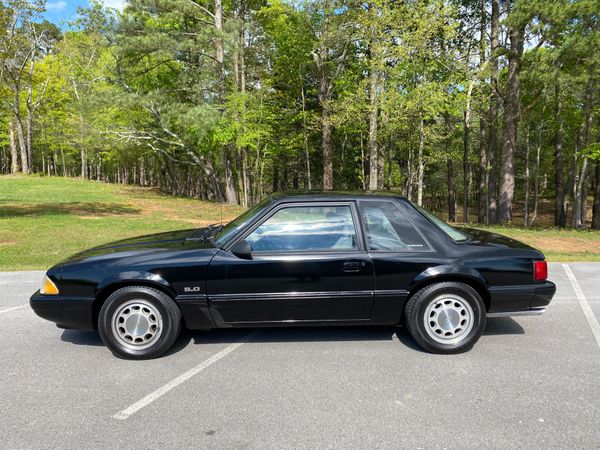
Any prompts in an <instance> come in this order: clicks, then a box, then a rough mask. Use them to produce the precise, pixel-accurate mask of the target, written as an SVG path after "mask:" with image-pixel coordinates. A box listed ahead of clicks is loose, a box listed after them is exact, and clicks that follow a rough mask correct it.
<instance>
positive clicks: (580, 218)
mask: <svg viewBox="0 0 600 450" xmlns="http://www.w3.org/2000/svg"><path fill="white" fill-rule="evenodd" d="M593 96H594V80H593V78H592V77H590V78H589V79H588V82H587V85H586V89H585V99H584V106H583V107H584V115H583V122H582V124H581V127H580V130H581V131H580V139H578V142H577V153H579V152H580V151H581V150H583V149H585V148H587V146H588V145H589V144H590V130H591V127H592V107H593V104H592V103H593ZM587 168H588V157H587V155H586V156H584V158H583V163H582V165H581V172H580V173H579V182H578V183H577V184H576V185H575V192H574V195H573V202H574V208H573V226H574V227H575V228H584V227H585V207H586V206H585V203H586V198H585V197H586V195H587V190H586V188H585V184H586V181H587Z"/></svg>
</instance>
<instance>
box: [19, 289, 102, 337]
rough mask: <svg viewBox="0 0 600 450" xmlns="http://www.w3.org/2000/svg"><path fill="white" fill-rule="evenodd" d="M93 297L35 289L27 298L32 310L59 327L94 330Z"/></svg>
mask: <svg viewBox="0 0 600 450" xmlns="http://www.w3.org/2000/svg"><path fill="white" fill-rule="evenodd" d="M93 302H94V299H93V298H80V297H78V298H72V297H63V296H60V295H44V294H41V293H40V291H37V292H36V293H35V294H33V295H32V296H31V298H30V299H29V305H30V306H31V309H33V312H34V313H36V314H37V315H38V316H40V317H41V318H42V319H46V320H49V321H50V322H54V323H56V325H57V326H58V327H59V328H77V329H81V330H94V329H95V323H94V315H93Z"/></svg>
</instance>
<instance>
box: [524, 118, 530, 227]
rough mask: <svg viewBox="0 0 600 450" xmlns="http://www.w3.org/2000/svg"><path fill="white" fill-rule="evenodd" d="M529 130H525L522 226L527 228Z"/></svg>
mask: <svg viewBox="0 0 600 450" xmlns="http://www.w3.org/2000/svg"><path fill="white" fill-rule="evenodd" d="M529 184H530V173H529V128H527V136H526V137H525V214H524V216H525V218H524V221H523V225H525V226H526V227H528V226H529Z"/></svg>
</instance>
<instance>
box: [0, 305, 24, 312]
mask: <svg viewBox="0 0 600 450" xmlns="http://www.w3.org/2000/svg"><path fill="white" fill-rule="evenodd" d="M26 306H27V305H21V306H14V307H12V308H6V309H2V310H0V314H4V313H7V312H11V311H15V310H17V309H21V308H25V307H26Z"/></svg>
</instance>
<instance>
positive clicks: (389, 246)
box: [360, 202, 429, 251]
mask: <svg viewBox="0 0 600 450" xmlns="http://www.w3.org/2000/svg"><path fill="white" fill-rule="evenodd" d="M360 211H361V214H362V217H363V221H364V223H365V227H366V228H367V245H368V247H369V250H380V251H419V250H426V249H429V247H428V245H427V243H426V242H425V240H424V239H423V238H422V237H421V235H420V234H419V233H418V232H417V230H416V229H415V228H414V227H413V226H412V224H411V223H410V222H409V221H408V220H407V219H406V217H405V216H404V214H402V212H401V211H400V209H399V208H398V207H397V206H396V205H395V204H394V203H392V202H360Z"/></svg>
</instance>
